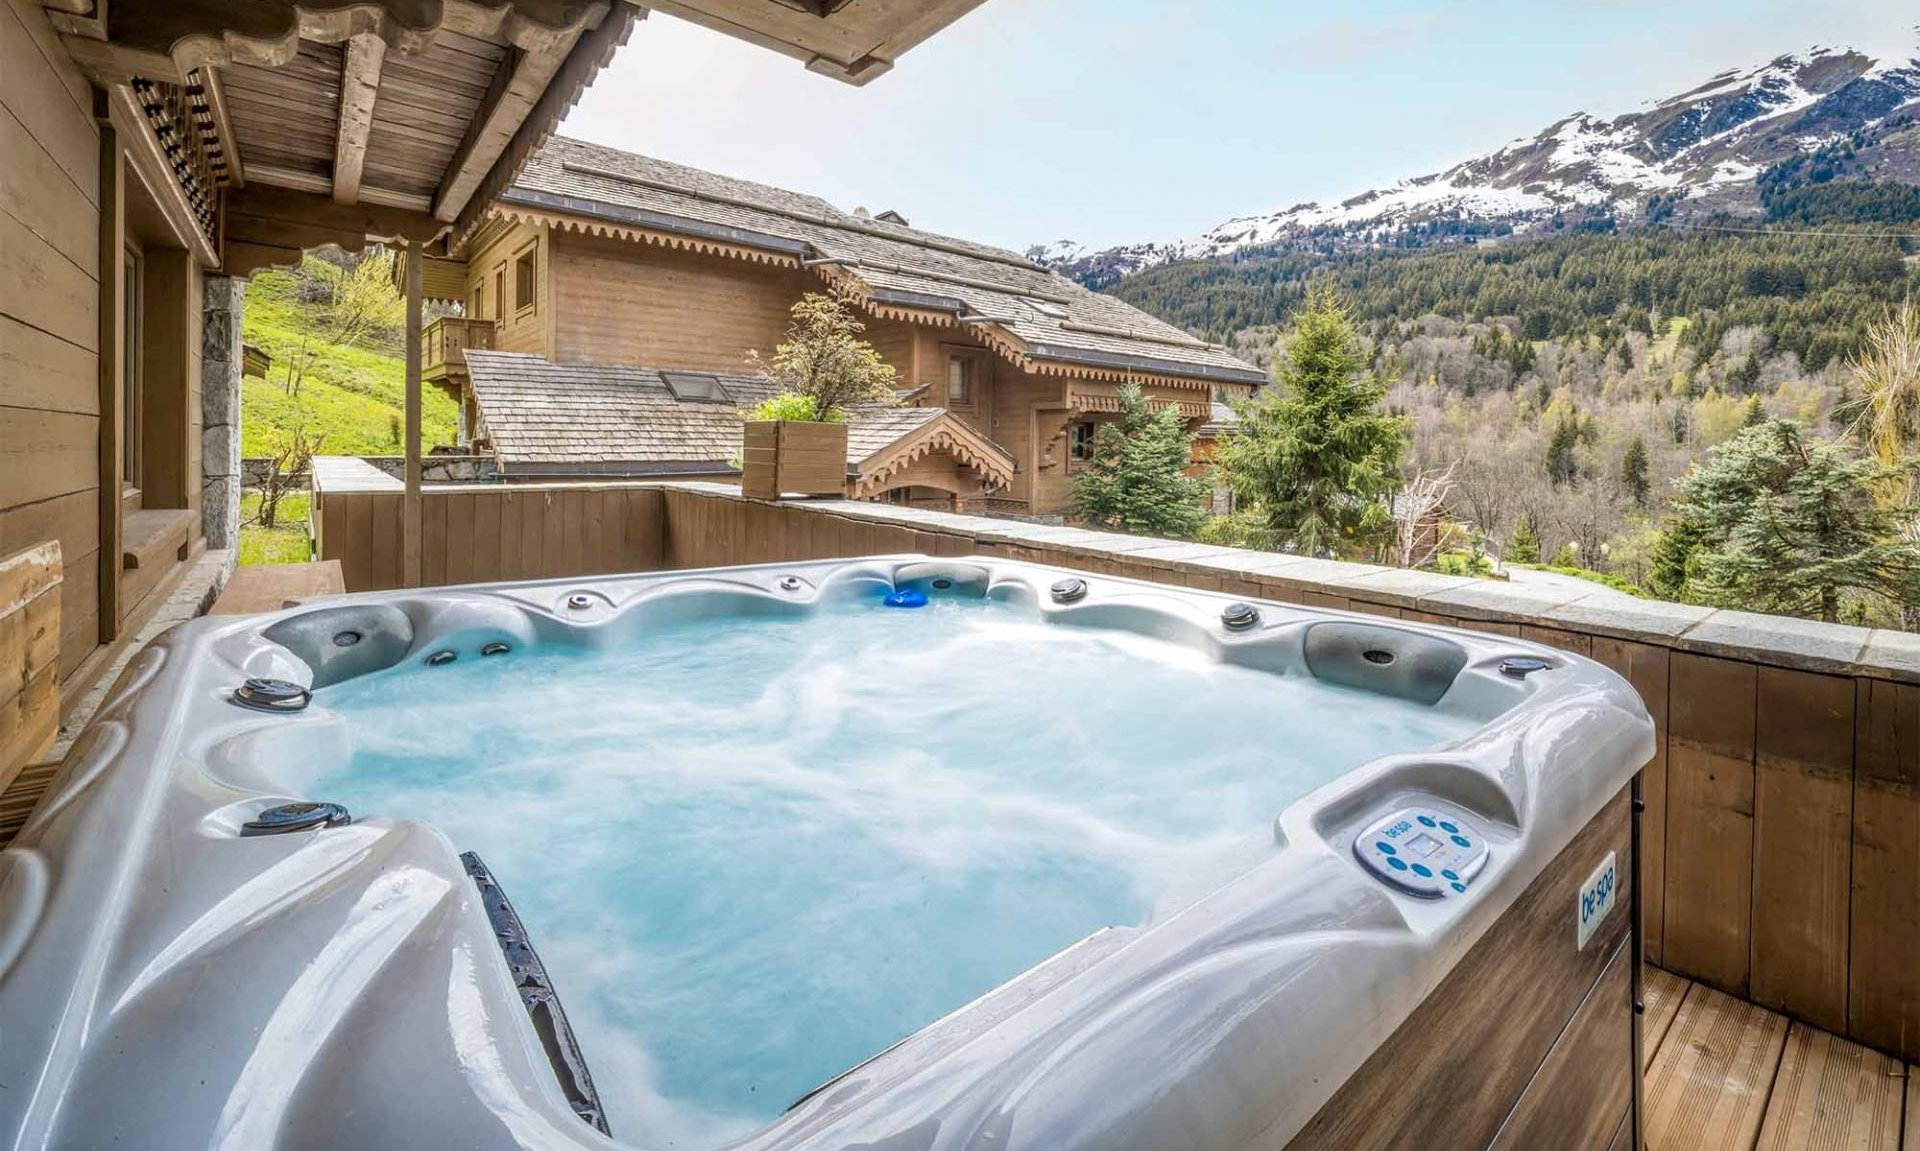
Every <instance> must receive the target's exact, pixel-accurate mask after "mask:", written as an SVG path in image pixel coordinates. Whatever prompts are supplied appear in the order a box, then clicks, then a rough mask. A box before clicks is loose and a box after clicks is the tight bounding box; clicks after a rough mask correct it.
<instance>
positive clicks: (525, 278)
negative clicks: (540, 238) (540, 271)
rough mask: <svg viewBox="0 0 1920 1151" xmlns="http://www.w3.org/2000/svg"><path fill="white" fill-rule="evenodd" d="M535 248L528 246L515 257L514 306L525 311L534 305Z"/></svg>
mask: <svg viewBox="0 0 1920 1151" xmlns="http://www.w3.org/2000/svg"><path fill="white" fill-rule="evenodd" d="M534 252H535V249H533V248H528V249H527V250H526V251H524V252H522V253H520V254H519V255H518V256H515V257H514V258H513V307H514V310H515V311H517V312H524V311H526V310H528V309H529V308H531V307H533V305H534V278H533V257H534Z"/></svg>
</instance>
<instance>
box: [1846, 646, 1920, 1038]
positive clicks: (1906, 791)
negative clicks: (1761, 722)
mask: <svg viewBox="0 0 1920 1151" xmlns="http://www.w3.org/2000/svg"><path fill="white" fill-rule="evenodd" d="M1852 864H1853V872H1852V906H1851V908H1850V910H1851V913H1852V915H1851V921H1850V925H1851V932H1850V933H1849V941H1850V944H1851V949H1850V952H1849V955H1848V960H1849V963H1848V970H1849V974H1850V979H1849V982H1848V1004H1847V1022H1848V1027H1847V1034H1848V1035H1849V1036H1850V1037H1851V1038H1854V1039H1857V1040H1859V1041H1860V1042H1862V1043H1865V1044H1867V1045H1868V1046H1871V1047H1878V1048H1880V1049H1881V1050H1883V1051H1891V1052H1893V1053H1895V1054H1899V1055H1904V1056H1906V1057H1907V1058H1908V1059H1914V1058H1920V687H1914V686H1911V685H1908V684H1895V683H1886V682H1881V681H1875V680H1859V681H1856V683H1855V685H1854V778H1853V853H1852Z"/></svg>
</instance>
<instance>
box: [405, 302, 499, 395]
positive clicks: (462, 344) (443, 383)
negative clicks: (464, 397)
mask: <svg viewBox="0 0 1920 1151" xmlns="http://www.w3.org/2000/svg"><path fill="white" fill-rule="evenodd" d="M493 340H494V323H493V321H492V320H469V319H467V318H465V317H463V316H442V317H440V318H439V319H437V320H435V321H434V322H433V323H431V324H428V325H427V327H426V330H425V331H423V332H421V333H420V378H421V379H422V380H425V381H426V382H427V383H429V384H433V385H434V386H436V387H438V388H439V389H440V390H442V391H444V392H446V393H447V394H448V395H450V396H452V397H453V398H454V399H456V400H458V399H459V398H460V388H461V385H462V384H464V383H466V380H467V349H468V348H478V349H480V350H481V351H489V350H491V349H492V348H493Z"/></svg>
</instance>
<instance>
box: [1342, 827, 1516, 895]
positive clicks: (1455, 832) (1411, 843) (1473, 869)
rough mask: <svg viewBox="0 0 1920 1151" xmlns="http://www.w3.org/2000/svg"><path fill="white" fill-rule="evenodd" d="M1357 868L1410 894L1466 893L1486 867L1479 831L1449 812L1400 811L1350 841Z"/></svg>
mask: <svg viewBox="0 0 1920 1151" xmlns="http://www.w3.org/2000/svg"><path fill="white" fill-rule="evenodd" d="M1353 853H1354V855H1356V856H1358V857H1359V859H1360V862H1361V864H1363V865H1364V866H1365V867H1366V868H1367V870H1368V871H1371V872H1373V873H1374V874H1375V875H1377V876H1379V877H1380V878H1381V879H1383V880H1385V881H1386V882H1387V883H1388V884H1389V885H1391V886H1393V887H1396V888H1398V889H1400V890H1401V891H1404V892H1407V893H1408V894H1410V895H1421V896H1426V897H1428V898H1442V897H1445V896H1449V895H1464V894H1466V891H1467V885H1468V884H1470V883H1472V882H1473V878H1474V876H1476V875H1479V874H1480V871H1481V869H1483V868H1484V867H1486V865H1487V842H1486V839H1485V837H1483V836H1482V835H1481V834H1480V829H1479V828H1477V827H1475V826H1474V825H1473V824H1471V823H1469V822H1467V821H1466V820H1464V819H1462V818H1460V817H1459V816H1458V815H1453V814H1450V813H1447V812H1443V811H1438V810H1435V809H1433V808H1427V807H1403V808H1401V809H1400V810H1399V811H1396V812H1394V813H1393V814H1392V815H1389V816H1387V817H1386V818H1385V819H1382V820H1379V821H1378V822H1376V823H1374V824H1372V825H1370V826H1369V827H1368V828H1367V829H1366V830H1365V831H1362V832H1361V833H1360V838H1358V839H1356V840H1354V841H1353Z"/></svg>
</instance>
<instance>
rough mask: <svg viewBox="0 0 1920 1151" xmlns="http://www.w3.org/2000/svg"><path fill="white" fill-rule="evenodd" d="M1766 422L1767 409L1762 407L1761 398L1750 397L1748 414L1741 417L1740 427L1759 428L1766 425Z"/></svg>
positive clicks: (1748, 398)
mask: <svg viewBox="0 0 1920 1151" xmlns="http://www.w3.org/2000/svg"><path fill="white" fill-rule="evenodd" d="M1766 420H1767V409H1765V408H1763V407H1761V406H1760V397H1759V396H1748V397H1747V412H1746V415H1744V416H1743V417H1741V420H1740V426H1741V427H1743V428H1751V427H1757V426H1759V425H1760V424H1763V423H1765V422H1766Z"/></svg>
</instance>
